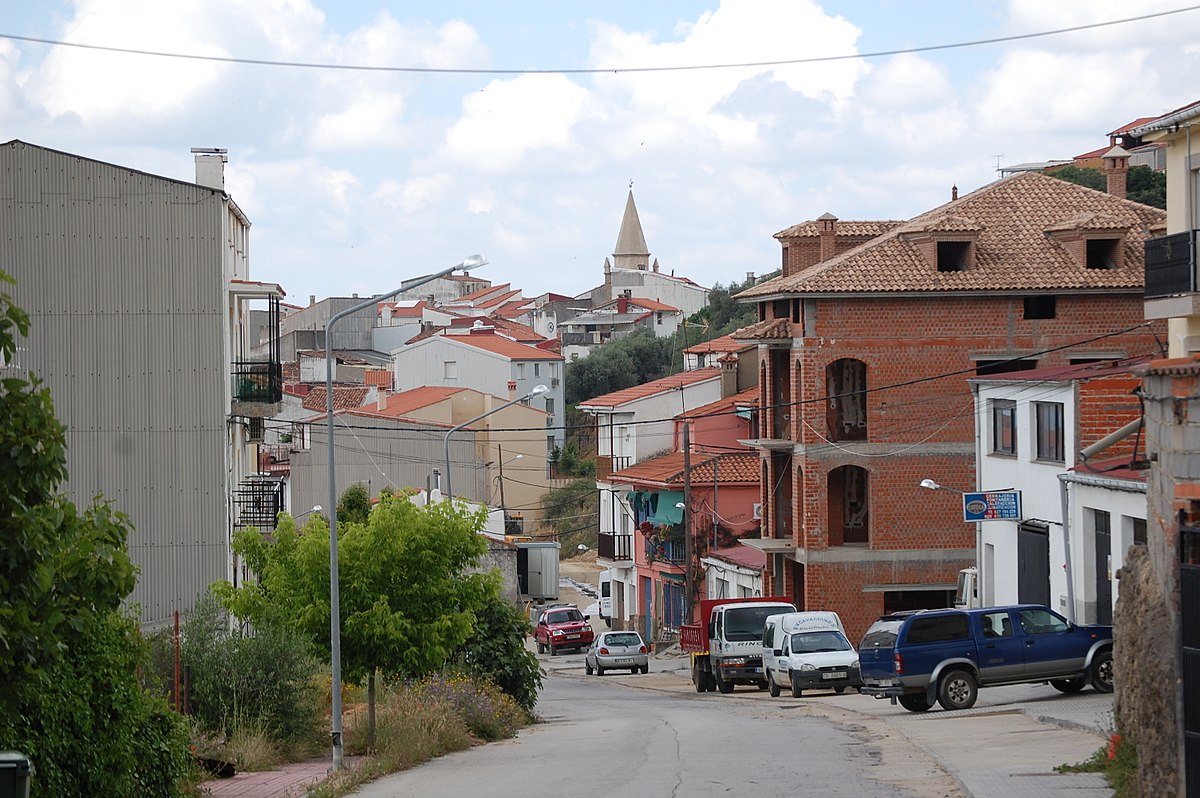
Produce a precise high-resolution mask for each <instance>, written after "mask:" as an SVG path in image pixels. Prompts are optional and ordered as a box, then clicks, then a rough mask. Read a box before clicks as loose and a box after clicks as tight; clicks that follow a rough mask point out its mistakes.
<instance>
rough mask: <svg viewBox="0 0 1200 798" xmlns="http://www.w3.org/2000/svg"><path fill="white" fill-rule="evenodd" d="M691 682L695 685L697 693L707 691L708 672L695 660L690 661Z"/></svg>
mask: <svg viewBox="0 0 1200 798" xmlns="http://www.w3.org/2000/svg"><path fill="white" fill-rule="evenodd" d="M692 684H694V685H695V686H696V692H697V693H706V692H708V674H707V673H705V672H704V671H703V670H701V668H700V666H699V665H698V664H697V663H695V662H693V663H692Z"/></svg>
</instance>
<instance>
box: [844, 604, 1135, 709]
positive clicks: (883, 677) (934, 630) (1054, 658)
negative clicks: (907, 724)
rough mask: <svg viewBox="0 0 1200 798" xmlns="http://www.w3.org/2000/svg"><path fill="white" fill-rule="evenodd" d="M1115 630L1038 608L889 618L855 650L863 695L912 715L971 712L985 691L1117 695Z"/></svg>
mask: <svg viewBox="0 0 1200 798" xmlns="http://www.w3.org/2000/svg"><path fill="white" fill-rule="evenodd" d="M1112 638H1113V629H1112V627H1111V626H1079V625H1076V624H1073V623H1071V622H1070V621H1068V620H1066V619H1065V618H1063V617H1062V616H1061V615H1059V614H1058V613H1056V612H1053V611H1051V610H1049V609H1047V608H1046V607H1042V606H1038V605H1035V604H1021V605H1016V606H1012V607H984V608H981V609H969V610H951V609H947V610H919V611H915V612H898V613H894V614H891V615H885V616H884V617H882V618H880V619H879V620H878V621H876V622H875V623H874V624H873V625H872V626H871V628H870V629H868V630H867V634H866V635H865V636H864V637H863V640H862V643H861V644H859V648H858V662H859V668H860V670H861V673H862V680H863V687H862V692H863V694H864V695H870V696H874V697H875V698H891V699H894V700H898V701H899V702H900V705H901V706H902V707H904V708H905V709H907V710H909V711H911V712H924V711H925V710H927V709H929V708H930V707H931V706H933V702H934V701H937V703H939V704H941V705H942V708H943V709H969V708H970V707H972V706H973V705H974V704H975V699H976V697H977V696H978V692H979V688H980V687H992V686H995V685H1001V684H1022V683H1037V682H1049V683H1050V684H1051V686H1053V687H1054V688H1055V689H1057V690H1059V691H1061V692H1064V693H1075V692H1078V691H1080V690H1082V689H1083V688H1084V687H1086V686H1087V685H1088V684H1089V683H1090V684H1091V685H1092V687H1094V688H1095V689H1096V690H1098V691H1100V692H1103V693H1111V692H1112V689H1113V669H1112V643H1113V639H1112Z"/></svg>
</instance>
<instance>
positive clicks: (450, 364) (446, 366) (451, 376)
mask: <svg viewBox="0 0 1200 798" xmlns="http://www.w3.org/2000/svg"><path fill="white" fill-rule="evenodd" d="M442 379H446V380H457V379H458V361H457V360H443V361H442Z"/></svg>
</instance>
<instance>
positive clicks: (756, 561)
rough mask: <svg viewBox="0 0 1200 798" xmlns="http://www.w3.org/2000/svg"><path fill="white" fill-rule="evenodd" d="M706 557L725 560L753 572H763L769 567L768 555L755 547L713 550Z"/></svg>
mask: <svg viewBox="0 0 1200 798" xmlns="http://www.w3.org/2000/svg"><path fill="white" fill-rule="evenodd" d="M704 556H705V557H713V558H715V559H718V560H725V561H726V562H730V563H733V564H734V565H740V566H742V567H743V568H750V569H753V570H759V571H761V570H762V569H763V568H766V567H767V555H766V554H765V553H764V552H763V550H762V549H756V548H754V547H753V546H731V547H730V548H727V549H713V550H712V551H710V552H708V554H706V555H704Z"/></svg>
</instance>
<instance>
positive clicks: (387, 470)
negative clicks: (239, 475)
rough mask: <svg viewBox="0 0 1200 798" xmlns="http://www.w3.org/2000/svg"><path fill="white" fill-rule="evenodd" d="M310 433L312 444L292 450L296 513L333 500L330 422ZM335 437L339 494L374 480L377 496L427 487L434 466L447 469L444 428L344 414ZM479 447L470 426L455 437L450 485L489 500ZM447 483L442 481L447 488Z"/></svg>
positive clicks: (336, 423)
mask: <svg viewBox="0 0 1200 798" xmlns="http://www.w3.org/2000/svg"><path fill="white" fill-rule="evenodd" d="M347 424H349V425H352V429H348V428H347V427H346V426H345V425H347ZM308 435H309V442H310V448H309V449H308V450H307V451H304V452H293V453H292V455H291V476H290V477H289V483H290V484H289V490H290V492H291V502H292V506H291V507H290V508H288V509H289V511H290V512H291V513H292V514H293V515H294V514H296V513H302V512H305V511H306V510H309V509H311V508H312V507H313V506H314V505H317V504H319V505H321V506H322V507H327V506H328V504H329V450H328V448H326V444H325V441H326V440H327V435H326V426H325V424H324V423H321V424H313V425H310V426H309V430H308ZM333 439H334V444H333V445H334V456H335V457H336V458H337V472H336V474H335V476H336V478H337V494H338V496H339V497H340V496H341V495H342V493H343V492H344V491H345V490H346V488H348V487H350V486H351V485H354V484H356V483H362V484H365V485H370V488H371V495H373V496H377V495H378V494H379V492H380V491H381V490H383V489H384V488H393V489H395V488H419V489H424V488H425V487H426V480H427V479H428V478H429V477H430V476H431V475H432V473H433V469H435V468H436V469H437V470H438V471H439V472H441V471H445V470H446V465H445V463H446V428H445V427H434V426H428V427H427V426H424V425H420V424H412V423H406V422H397V421H393V420H391V419H380V418H366V417H361V416H358V417H356V416H349V415H346V414H344V413H339V414H338V415H337V416H336V418H335V420H334V428H333ZM475 447H476V443H475V433H474V432H473V431H471V430H460V431H458V432H456V433H454V435H453V436H452V437H451V438H450V467H451V468H453V469H454V470H453V473H452V477H453V484H452V485H451V487H452V488H453V489H454V495H455V496H459V497H461V498H463V499H466V500H468V501H473V502H486V501H487V497H486V496H485V495H484V490H483V487H484V485H485V484H486V481H487V469H486V468H481V467H480V466H481V465H482V464H481V463H479V458H478V457H476V455H475V451H476V448H475ZM445 484H446V483H445V482H444V481H443V483H442V485H443V487H444V486H445Z"/></svg>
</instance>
